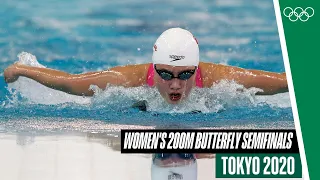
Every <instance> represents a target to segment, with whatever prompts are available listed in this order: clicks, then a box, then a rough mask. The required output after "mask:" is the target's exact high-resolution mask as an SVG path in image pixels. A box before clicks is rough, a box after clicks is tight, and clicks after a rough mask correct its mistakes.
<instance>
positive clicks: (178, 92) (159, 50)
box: [152, 28, 199, 104]
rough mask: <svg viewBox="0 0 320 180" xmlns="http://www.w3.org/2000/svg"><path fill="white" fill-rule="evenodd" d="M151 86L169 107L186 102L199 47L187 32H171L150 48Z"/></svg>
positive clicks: (193, 84)
mask: <svg viewBox="0 0 320 180" xmlns="http://www.w3.org/2000/svg"><path fill="white" fill-rule="evenodd" d="M152 61H153V64H154V65H155V71H156V73H155V79H154V81H155V86H156V87H157V88H158V90H159V92H160V94H161V95H162V96H163V97H164V98H165V99H166V100H167V101H168V102H169V103H171V104H176V103H178V102H180V101H181V100H183V99H184V98H186V97H187V96H188V95H189V93H190V91H191V89H192V87H194V86H195V74H196V69H197V68H198V66H199V46H198V42H197V40H196V39H195V37H194V36H193V35H192V34H191V33H190V32H189V31H187V30H185V29H181V28H171V29H168V30H166V31H165V32H163V33H162V34H161V35H160V36H159V38H158V39H157V41H156V43H155V45H154V47H153V56H152Z"/></svg>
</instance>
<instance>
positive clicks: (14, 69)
mask: <svg viewBox="0 0 320 180" xmlns="http://www.w3.org/2000/svg"><path fill="white" fill-rule="evenodd" d="M18 78H19V64H18V63H15V64H13V65H11V66H9V67H8V68H6V69H5V70H4V80H5V82H6V83H13V82H15V81H16V80H18Z"/></svg>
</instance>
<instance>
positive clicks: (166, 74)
mask: <svg viewBox="0 0 320 180" xmlns="http://www.w3.org/2000/svg"><path fill="white" fill-rule="evenodd" d="M154 69H155V70H156V72H157V73H158V74H159V76H160V77H161V78H162V79H164V80H166V81H169V80H172V79H173V78H177V79H180V80H188V79H190V78H191V76H192V75H193V74H194V73H195V72H196V69H197V67H196V68H195V69H194V70H187V71H182V72H180V73H179V74H178V76H177V77H176V76H174V75H173V73H172V72H170V71H168V70H165V69H157V68H156V65H154Z"/></svg>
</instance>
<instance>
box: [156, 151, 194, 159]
mask: <svg viewBox="0 0 320 180" xmlns="http://www.w3.org/2000/svg"><path fill="white" fill-rule="evenodd" d="M173 156H176V157H179V158H181V159H185V160H188V159H195V157H194V155H193V154H191V153H177V154H171V153H157V154H154V155H153V159H159V160H166V159H169V158H171V157H173Z"/></svg>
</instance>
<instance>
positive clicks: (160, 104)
mask: <svg viewBox="0 0 320 180" xmlns="http://www.w3.org/2000/svg"><path fill="white" fill-rule="evenodd" d="M18 57H19V63H22V64H25V65H29V66H35V67H45V66H43V65H41V64H40V63H39V62H38V61H37V59H36V57H35V56H33V55H32V54H29V53H26V52H23V53H21V54H19V55H18ZM90 88H92V89H93V90H94V92H95V94H94V96H93V97H80V96H75V95H70V94H67V93H64V92H61V91H57V90H53V89H50V88H47V87H45V86H43V85H41V84H39V83H37V82H35V81H33V80H31V79H28V78H24V77H19V79H18V80H17V81H16V82H14V83H11V84H9V85H8V89H9V91H10V92H11V97H10V98H9V99H10V100H8V104H11V105H14V104H19V103H21V102H20V100H19V99H18V98H16V96H17V95H18V94H19V95H20V96H21V97H22V98H23V99H24V100H25V102H24V103H27V104H28V103H35V104H44V105H59V104H63V103H75V104H78V105H85V106H91V107H93V108H110V109H121V108H123V107H130V106H131V105H132V104H134V103H135V102H139V101H144V102H146V107H147V110H148V111H156V112H166V113H168V112H169V113H185V112H191V111H201V112H203V113H212V112H219V111H222V110H226V109H228V108H231V107H237V106H241V107H242V106H253V107H255V106H259V105H265V104H268V105H270V106H273V107H280V108H287V107H290V99H289V95H288V93H283V94H277V95H274V96H255V93H257V92H258V91H261V90H260V89H257V88H249V89H246V88H244V87H243V86H242V85H239V84H237V83H235V82H233V81H221V82H220V83H218V84H216V85H214V86H212V87H211V88H201V89H200V88H194V89H193V90H192V91H191V93H190V96H189V97H188V98H187V99H186V100H184V101H183V102H181V103H180V104H178V105H171V104H168V103H166V102H165V100H164V99H163V98H162V97H161V95H160V93H159V92H158V91H157V89H156V88H150V87H146V86H141V87H133V88H124V87H117V86H111V85H108V86H107V87H106V89H105V90H101V89H99V88H98V87H97V86H95V85H92V86H91V87H90ZM13 89H14V90H15V91H13Z"/></svg>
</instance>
